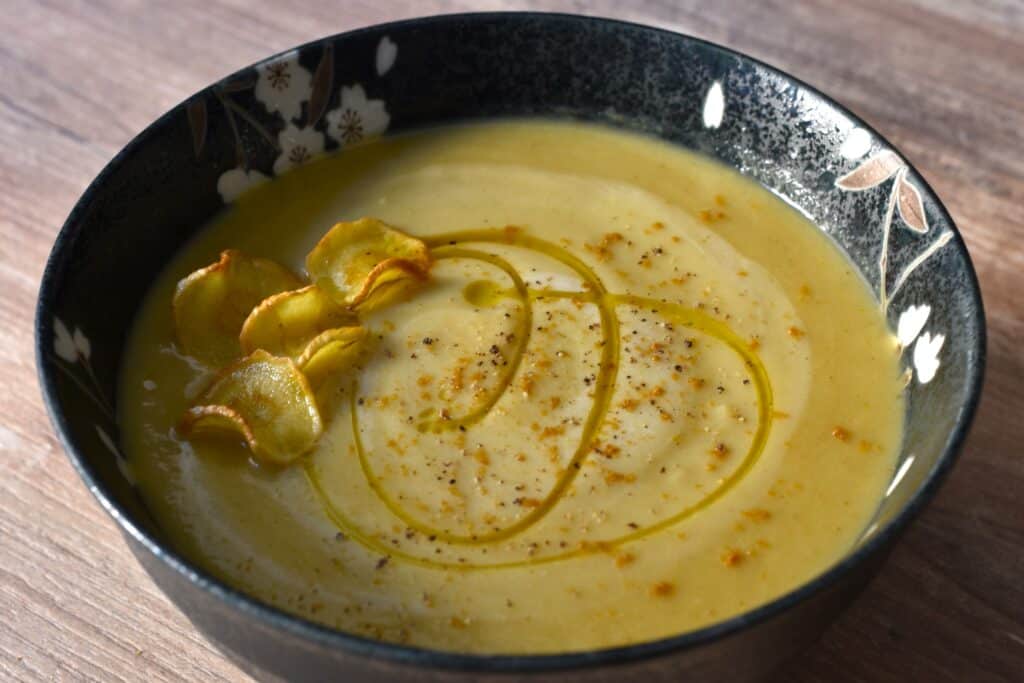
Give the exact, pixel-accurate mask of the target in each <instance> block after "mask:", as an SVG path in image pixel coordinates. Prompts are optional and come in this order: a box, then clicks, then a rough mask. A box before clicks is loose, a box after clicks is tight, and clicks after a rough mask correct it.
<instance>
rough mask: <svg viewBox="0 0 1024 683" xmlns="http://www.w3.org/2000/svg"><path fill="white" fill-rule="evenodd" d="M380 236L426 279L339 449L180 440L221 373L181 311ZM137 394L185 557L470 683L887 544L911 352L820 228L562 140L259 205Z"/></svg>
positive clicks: (738, 194)
mask: <svg viewBox="0 0 1024 683" xmlns="http://www.w3.org/2000/svg"><path fill="white" fill-rule="evenodd" d="M363 217H373V219H375V221H376V220H379V221H382V222H383V223H386V224H387V225H390V226H395V227H396V228H397V229H398V230H400V231H401V233H393V235H398V236H396V237H394V239H395V240H399V241H400V240H402V239H407V238H405V237H402V236H401V235H403V234H407V235H409V236H410V238H408V239H410V240H411V243H413V242H414V243H415V244H419V245H423V249H424V250H427V251H428V252H429V255H428V256H424V259H429V277H428V278H427V279H425V281H423V282H419V283H418V286H416V287H415V288H412V289H410V290H409V291H407V292H406V291H403V292H401V293H400V294H399V295H397V296H393V297H391V300H390V301H388V302H386V303H387V305H380V306H377V307H375V308H374V309H373V310H370V311H368V312H365V313H364V314H361V315H360V316H359V319H358V322H357V323H353V322H352V321H351V320H349V321H348V322H346V323H345V324H346V325H349V324H350V323H351V326H349V327H344V329H358V330H359V331H360V332H359V337H358V338H359V340H360V345H361V347H362V348H361V351H360V353H359V355H358V358H357V359H356V360H350V362H348V364H347V365H344V367H343V368H342V369H335V370H329V371H326V372H321V373H319V374H320V376H319V378H318V379H317V380H316V382H315V383H314V384H315V386H311V388H310V391H311V392H312V393H311V394H310V395H311V396H314V399H311V405H313V406H314V408H313V410H314V411H315V412H316V414H317V415H318V416H319V423H318V429H319V431H317V433H316V439H315V440H311V441H310V442H309V443H308V444H305V445H303V446H302V448H300V449H296V453H294V454H293V455H295V456H297V457H294V458H293V457H289V458H280V459H279V461H275V460H274V455H275V454H274V453H273V452H272V451H274V447H273V444H271V446H265V442H260V443H261V444H263V445H264V446H265V451H264V452H263V455H264V456H266V457H256V456H258V455H260V451H259V450H258V448H256V447H255V445H254V444H255V443H256V442H255V441H254V442H251V443H249V444H247V443H246V440H244V439H240V438H223V437H217V438H211V437H209V435H204V434H203V433H201V430H194V431H191V432H190V431H189V430H188V429H183V422H182V416H183V415H187V414H188V411H189V410H190V409H191V410H193V411H194V410H196V409H195V408H194V407H193V406H194V405H195V404H196V403H197V402H203V399H202V398H201V397H202V396H203V395H204V393H203V392H204V391H205V392H206V394H205V395H207V396H209V395H210V392H211V391H215V390H211V389H209V388H207V387H209V386H210V385H211V382H213V383H214V384H215V385H216V383H217V382H218V381H220V380H217V379H211V378H212V377H215V376H217V375H216V373H217V372H218V370H219V371H220V372H221V375H219V377H221V379H223V378H224V374H223V373H224V372H225V371H224V370H223V369H219V368H218V367H216V366H217V365H218V364H219V363H214V364H207V363H203V362H201V361H200V360H199V359H197V358H195V357H192V355H190V354H189V353H186V352H185V349H184V348H183V345H182V344H181V343H180V339H181V331H180V330H178V331H177V332H176V329H175V326H176V322H175V315H177V313H176V312H172V301H174V300H176V294H175V292H176V287H177V286H178V282H179V280H181V279H182V278H185V277H186V276H188V275H189V273H192V272H194V271H196V270H197V269H201V268H203V267H204V266H207V265H208V264H211V263H214V262H217V260H218V254H219V253H220V252H221V251H222V250H225V249H236V250H240V252H244V253H246V254H250V255H252V256H254V257H260V258H263V259H273V260H274V261H275V262H277V263H279V264H280V265H281V266H283V267H284V268H285V269H287V270H288V271H290V272H291V273H292V274H289V275H287V277H286V278H285V279H286V280H287V279H288V278H293V279H294V283H292V284H291V285H288V287H291V286H296V287H298V286H303V285H305V284H306V282H307V280H306V278H305V274H306V263H307V261H306V258H307V254H309V253H310V251H311V250H313V249H314V248H316V249H317V250H321V251H323V250H324V249H327V247H325V246H323V245H324V244H326V243H327V242H328V241H329V240H328V238H324V240H325V241H324V242H321V239H322V238H323V237H324V235H325V233H328V231H329V230H331V228H332V226H333V225H335V223H338V222H341V221H356V220H357V219H361V218H363ZM375 221H373V222H372V224H373V225H377V223H376V222H375ZM369 224H370V223H368V222H365V221H364V222H363V223H358V224H356V223H352V224H347V225H349V226H352V225H369ZM353 229H355V228H353ZM331 234H338V233H334V232H332V233H331ZM346 234H350V233H346ZM388 234H392V233H388ZM413 238H415V239H413ZM318 243H319V244H320V246H318ZM328 246H329V245H328ZM343 246H344V245H342V246H339V247H338V248H342V247H343ZM332 248H333V247H332ZM315 253H320V252H315ZM366 253H369V252H366ZM425 253H426V252H425ZM311 258H313V257H311ZM314 260H315V259H314ZM311 262H312V261H311ZM424 262H426V261H424ZM424 268H426V266H425V267H424ZM314 281H315V278H314ZM289 282H290V280H289ZM322 282H323V281H321V283H322ZM285 288H287V287H286V286H285V285H283V284H282V285H281V286H280V287H278V289H285ZM252 305H253V304H252V302H251V301H250V302H248V303H246V304H245V308H246V310H244V311H242V312H241V314H242V316H243V317H244V314H245V313H246V311H247V310H248V308H249V307H251V306H252ZM261 305H262V304H261ZM179 317H180V316H179ZM250 319H251V317H250ZM224 320H227V318H225V319H224ZM224 320H218V321H215V322H216V325H221V323H223V322H224ZM182 324H183V323H182V322H181V321H180V320H179V321H178V325H179V327H180V326H181V325H182ZM225 324H227V323H225ZM247 324H248V321H247ZM216 325H215V326H216ZM232 325H234V328H232V329H234V330H237V327H238V326H237V325H236V324H235V322H230V324H228V327H231V326H232ZM356 325H357V326H358V327H355V326H356ZM211 329H212V328H211ZM201 332H202V328H200V329H199V330H198V332H197V333H201ZM229 332H230V333H231V334H234V333H235V332H234V331H232V330H229ZM354 338H355V337H353V339H354ZM232 343H233V342H232ZM243 346H244V344H243ZM255 353H258V354H264V355H262V356H260V358H263V359H264V362H271V360H272V355H269V354H265V352H263V351H256V352H255ZM230 355H231V354H230V353H229V354H227V356H230ZM236 355H240V352H239V353H236ZM227 356H225V357H224V358H223V359H222V360H228V357H227ZM268 359H270V360H268ZM283 362H284V361H282V363H283ZM287 363H291V361H287ZM234 367H236V368H237V367H238V366H234ZM268 367H270V366H268ZM275 367H276V366H275ZM281 367H284V365H282V366H281ZM288 367H293V366H292V365H289V366H288ZM338 367H341V366H338ZM289 372H294V371H293V370H289ZM229 374H230V373H229ZM120 391H121V393H120V400H119V405H120V406H121V408H120V410H121V416H120V417H121V425H122V434H123V445H124V449H125V451H126V453H127V456H128V459H129V462H130V466H131V468H132V471H133V473H134V475H135V478H136V479H137V481H138V485H139V489H140V491H141V493H142V495H143V497H144V499H145V501H146V503H147V504H148V506H149V507H150V509H151V510H152V512H153V514H154V516H155V518H156V519H157V520H158V522H159V524H160V525H161V526H162V528H163V529H164V530H165V531H166V533H167V535H168V536H169V538H170V539H171V541H172V542H173V544H174V545H175V547H177V548H178V549H179V550H180V552H181V553H182V554H183V555H185V556H187V557H189V558H190V559H192V560H193V561H195V562H196V563H198V564H199V565H200V566H202V567H203V568H204V569H205V570H207V571H208V572H210V573H211V574H213V575H215V576H217V577H219V578H221V579H223V580H224V581H225V582H226V583H228V584H230V585H232V586H235V587H237V588H238V589H240V590H242V591H244V592H246V593H249V594H251V595H254V596H257V597H258V598H259V599H261V600H263V601H264V602H267V603H269V604H272V605H275V606H278V607H280V608H281V609H284V610H287V611H289V612H293V613H296V614H299V615H302V616H304V617H306V618H308V619H311V620H314V621H317V622H320V623H323V624H325V625H328V626H331V627H336V628H339V629H341V630H344V631H348V632H352V633H356V634H360V635H365V636H369V637H373V638H379V639H384V640H388V641H394V642H401V643H409V644H414V645H418V646H425V647H431V648H439V649H444V650H451V651H460V652H474V653H546V652H563V651H573V650H584V649H592V648H599V647H607V646H615V645H623V644H628V643H635V642H640V641H645V640H649V639H654V638H659V637H664V636H669V635H673V634H678V633H681V632H684V631H687V630H691V629H694V628H697V627H700V626H704V625H707V624H710V623H713V622H717V621H720V620H722V619H725V618H727V617H729V616H732V615H735V614H737V613H740V612H743V611H746V610H749V609H751V608H754V607H756V606H758V605H761V604H763V603H765V602H766V601H769V600H771V599H772V598H775V597H777V596H779V595H781V594H783V593H785V592H786V591H789V590H792V589H794V588H796V587H797V586H799V585H800V584H802V583H804V582H806V581H807V580H809V579H811V578H813V577H814V576H815V575H817V574H820V573H821V572H822V571H824V570H825V569H827V568H828V567H829V566H830V565H832V564H833V563H835V562H836V561H837V560H839V559H840V558H841V557H842V556H843V555H844V554H845V553H846V552H848V551H849V549H850V548H851V547H852V545H853V544H854V543H855V541H856V539H857V538H858V536H859V535H860V534H861V533H863V531H864V529H865V527H866V526H867V524H868V523H869V521H870V519H871V517H872V515H873V513H874V511H875V510H876V508H877V506H878V504H879V502H880V500H881V497H882V495H883V490H884V488H885V485H886V484H887V483H888V481H889V479H890V477H891V475H892V468H893V465H894V462H895V458H896V454H897V451H898V448H899V444H900V439H901V430H902V419H903V413H904V406H903V398H902V382H901V376H900V371H899V364H898V349H897V345H896V342H895V340H894V338H893V336H892V334H891V333H890V331H889V330H888V329H887V328H886V325H885V321H884V319H883V318H882V316H881V315H880V312H879V309H878V305H877V303H876V302H875V301H874V300H873V298H872V296H871V294H870V292H869V290H868V288H867V286H866V284H865V283H864V282H863V281H862V280H861V279H860V277H859V275H858V273H857V272H856V270H855V269H854V267H853V266H852V265H851V264H850V263H849V262H848V261H847V260H845V258H844V256H843V255H842V254H841V253H840V252H839V251H838V250H837V249H836V248H835V247H834V246H833V245H832V244H831V243H830V242H829V241H828V240H827V238H825V237H824V236H823V235H822V233H821V231H820V230H818V229H817V228H816V227H815V226H814V225H812V224H810V223H809V222H808V221H807V220H806V219H804V218H803V217H802V216H800V215H799V214H798V213H796V212H795V211H794V210H793V209H792V208H790V207H789V206H787V205H786V204H785V203H783V202H782V201H780V200H779V199H777V198H776V197H774V196H773V195H771V194H770V193H769V192H767V191H766V190H764V189H763V188H761V187H760V186H758V185H756V184H755V183H753V182H751V181H750V180H747V179H744V178H743V177H742V176H740V175H738V174H736V173H735V172H733V171H732V170H730V169H727V168H725V167H722V166H720V165H718V164H717V163H715V162H712V161H709V160H707V159H704V158H702V157H700V156H697V155H695V154H692V153H689V152H687V151H685V150H681V149H678V148H675V147H672V146H669V145H666V144H665V143H662V142H659V141H656V140H652V139H648V138H645V137H641V136H638V135H634V134H628V133H623V132H618V131H613V130H610V129H605V128H602V127H598V126H593V125H584V124H578V123H571V124H570V123H556V122H543V121H508V122H498V123H487V124H476V125H465V126H455V127H450V128H443V129H437V130H431V131H427V132H422V133H416V134H409V135H405V136H396V137H393V138H388V139H385V140H380V141H376V142H374V143H371V144H368V145H364V146H362V147H357V148H354V149H351V150H346V151H345V152H344V153H343V154H339V155H337V156H334V157H330V158H326V159H322V160H320V161H317V162H315V163H312V164H309V165H307V166H303V167H300V168H299V169H296V170H295V171H293V172H290V173H288V174H287V175H285V176H283V177H281V178H279V179H277V180H275V181H274V182H271V183H268V184H265V185H263V186H260V187H258V188H256V189H254V190H251V191H250V192H249V193H247V194H246V195H243V197H241V198H240V199H239V201H238V202H237V203H235V204H234V205H232V206H231V207H230V208H228V209H227V210H226V211H225V212H224V213H223V214H222V215H220V216H219V217H218V218H216V219H215V220H214V221H213V222H212V223H211V224H210V225H208V226H207V227H205V228H204V229H203V230H202V231H201V232H200V233H199V234H198V235H197V236H196V237H195V238H194V239H193V240H192V241H191V242H190V243H189V244H188V245H187V246H186V247H185V248H184V249H183V250H181V252H180V253H179V254H178V255H177V256H176V257H175V258H174V260H173V261H172V262H171V263H170V265H169V266H168V267H167V268H166V270H165V271H164V272H163V273H162V274H160V276H159V277H158V278H157V280H156V282H155V284H154V285H153V287H152V290H151V291H150V292H149V293H148V294H147V297H146V300H145V303H144V305H143V306H142V308H141V310H140V312H139V314H138V318H137V321H136V323H135V327H134V330H133V331H132V333H131V336H130V339H129V342H128V347H127V354H126V360H125V363H124V367H123V371H122V386H121V390H120ZM268 424H269V425H271V426H272V427H273V426H274V424H275V423H274V422H273V421H268ZM276 424H278V425H280V424H283V423H281V422H279V423H276ZM300 450H301V451H302V452H301V453H299V452H298V451H300ZM278 455H280V453H279V454H278ZM275 463H276V464H275Z"/></svg>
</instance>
